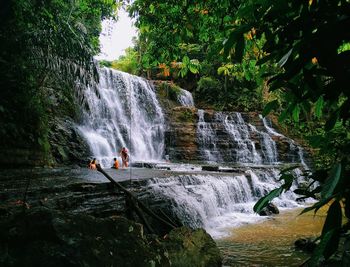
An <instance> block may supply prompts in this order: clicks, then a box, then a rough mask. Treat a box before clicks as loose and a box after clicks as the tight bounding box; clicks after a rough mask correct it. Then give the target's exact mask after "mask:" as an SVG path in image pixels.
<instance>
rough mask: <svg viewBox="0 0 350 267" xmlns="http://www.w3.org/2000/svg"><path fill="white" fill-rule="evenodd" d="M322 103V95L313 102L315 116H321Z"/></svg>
mask: <svg viewBox="0 0 350 267" xmlns="http://www.w3.org/2000/svg"><path fill="white" fill-rule="evenodd" d="M323 105H324V99H323V96H320V97H319V98H318V99H317V101H316V103H315V115H316V117H317V118H321V116H322V108H323Z"/></svg>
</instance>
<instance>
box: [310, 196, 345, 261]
mask: <svg viewBox="0 0 350 267" xmlns="http://www.w3.org/2000/svg"><path fill="white" fill-rule="evenodd" d="M341 224H342V210H341V206H340V203H339V202H338V201H334V202H333V203H332V205H331V206H330V207H329V210H328V214H327V218H326V221H325V223H324V226H323V229H322V235H321V242H320V244H319V245H318V246H317V248H316V250H315V252H314V253H313V255H312V257H311V260H310V265H311V266H317V265H318V263H319V259H320V258H321V257H322V256H324V258H325V259H328V258H329V257H330V256H332V254H333V253H334V252H336V251H337V249H338V245H339V238H340V228H341Z"/></svg>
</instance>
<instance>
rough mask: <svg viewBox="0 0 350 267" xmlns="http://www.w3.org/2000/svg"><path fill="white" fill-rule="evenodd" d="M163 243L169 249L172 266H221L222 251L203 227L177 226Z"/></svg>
mask: <svg viewBox="0 0 350 267" xmlns="http://www.w3.org/2000/svg"><path fill="white" fill-rule="evenodd" d="M163 244H164V247H165V248H166V249H167V250H168V253H169V258H170V259H171V263H172V266H181V267H192V266H211V267H215V266H221V262H222V258H221V256H220V251H219V249H218V247H217V246H216V244H215V242H214V240H213V239H212V238H211V237H210V235H208V234H207V232H206V231H205V230H203V229H197V230H191V229H189V228H187V227H181V228H176V229H174V230H172V231H171V232H170V233H169V235H168V236H167V237H166V240H165V241H164V243H163Z"/></svg>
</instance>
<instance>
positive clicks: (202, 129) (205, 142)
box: [197, 109, 222, 162]
mask: <svg viewBox="0 0 350 267" xmlns="http://www.w3.org/2000/svg"><path fill="white" fill-rule="evenodd" d="M197 140H198V143H199V146H200V153H201V154H202V156H203V159H204V160H206V161H208V162H222V157H221V155H220V152H219V150H218V149H217V147H216V144H217V142H218V137H217V136H216V134H215V132H214V130H213V129H212V128H211V125H210V124H209V123H206V122H205V120H204V110H202V109H198V123H197Z"/></svg>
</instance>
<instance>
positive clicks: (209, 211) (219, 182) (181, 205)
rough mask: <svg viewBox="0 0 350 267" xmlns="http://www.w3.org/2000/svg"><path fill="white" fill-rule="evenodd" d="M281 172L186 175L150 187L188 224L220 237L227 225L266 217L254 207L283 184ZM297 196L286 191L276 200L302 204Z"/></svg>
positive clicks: (288, 205)
mask: <svg viewBox="0 0 350 267" xmlns="http://www.w3.org/2000/svg"><path fill="white" fill-rule="evenodd" d="M278 173H279V171H278V170H277V169H255V170H247V171H246V172H245V173H242V174H239V175H238V174H236V175H233V176H228V175H226V176H225V175H200V174H187V175H178V176H173V177H168V178H153V179H150V180H149V181H148V187H149V190H150V191H151V192H152V193H154V194H156V195H157V196H158V197H159V196H161V197H162V198H165V199H168V200H170V201H171V203H172V207H173V210H172V212H173V213H174V214H175V215H176V216H177V217H178V218H179V219H180V220H181V221H182V222H183V223H184V224H185V225H187V226H190V227H193V228H198V227H203V228H205V229H206V230H207V231H208V232H209V233H210V234H212V235H213V236H215V237H219V236H222V235H225V234H227V233H226V227H230V228H232V227H236V226H240V225H242V224H246V223H254V222H257V221H259V220H263V219H264V218H263V217H260V216H259V215H257V214H255V213H254V212H253V206H254V204H255V203H256V201H257V200H258V199H259V198H260V197H262V196H264V195H265V194H266V193H267V192H269V191H271V190H272V189H274V188H276V187H277V186H278V185H279V184H280V182H279V181H278ZM293 188H294V187H293ZM293 188H292V189H293ZM296 198H297V197H296V195H295V194H294V193H293V192H287V193H283V194H282V195H281V196H280V197H279V198H277V199H275V200H274V203H276V204H277V205H278V206H279V208H282V209H283V208H293V207H298V206H302V204H298V203H297V202H296V201H295V199H296Z"/></svg>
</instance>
